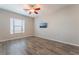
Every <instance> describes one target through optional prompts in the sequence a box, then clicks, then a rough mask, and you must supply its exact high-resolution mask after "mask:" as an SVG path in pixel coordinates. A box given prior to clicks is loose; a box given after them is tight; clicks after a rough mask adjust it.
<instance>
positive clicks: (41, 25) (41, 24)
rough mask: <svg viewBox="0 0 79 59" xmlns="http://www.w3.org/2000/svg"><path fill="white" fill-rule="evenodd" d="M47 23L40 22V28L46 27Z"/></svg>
mask: <svg viewBox="0 0 79 59" xmlns="http://www.w3.org/2000/svg"><path fill="white" fill-rule="evenodd" d="M47 25H48V24H47V23H40V28H47Z"/></svg>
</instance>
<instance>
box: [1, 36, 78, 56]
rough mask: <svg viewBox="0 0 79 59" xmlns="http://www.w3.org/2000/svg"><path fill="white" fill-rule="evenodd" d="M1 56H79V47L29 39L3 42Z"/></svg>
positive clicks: (33, 38)
mask: <svg viewBox="0 0 79 59" xmlns="http://www.w3.org/2000/svg"><path fill="white" fill-rule="evenodd" d="M0 55H79V47H76V46H72V45H67V44H63V43H59V42H55V41H51V40H47V39H42V38H39V37H27V38H21V39H16V40H9V41H6V42H1V43H0Z"/></svg>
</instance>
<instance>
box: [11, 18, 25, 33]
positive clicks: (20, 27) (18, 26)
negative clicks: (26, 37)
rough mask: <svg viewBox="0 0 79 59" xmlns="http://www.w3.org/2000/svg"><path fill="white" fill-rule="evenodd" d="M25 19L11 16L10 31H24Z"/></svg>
mask: <svg viewBox="0 0 79 59" xmlns="http://www.w3.org/2000/svg"><path fill="white" fill-rule="evenodd" d="M24 23H25V21H24V20H21V19H16V18H11V19H10V33H11V34H14V33H24V31H25V30H24V29H25V28H24V27H25V26H24Z"/></svg>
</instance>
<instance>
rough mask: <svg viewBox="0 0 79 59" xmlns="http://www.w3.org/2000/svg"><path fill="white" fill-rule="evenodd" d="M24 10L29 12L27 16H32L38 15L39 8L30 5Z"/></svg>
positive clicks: (35, 5)
mask: <svg viewBox="0 0 79 59" xmlns="http://www.w3.org/2000/svg"><path fill="white" fill-rule="evenodd" d="M24 10H25V11H29V14H32V13H34V14H38V12H39V10H40V7H39V5H37V4H30V5H28V7H25V8H24Z"/></svg>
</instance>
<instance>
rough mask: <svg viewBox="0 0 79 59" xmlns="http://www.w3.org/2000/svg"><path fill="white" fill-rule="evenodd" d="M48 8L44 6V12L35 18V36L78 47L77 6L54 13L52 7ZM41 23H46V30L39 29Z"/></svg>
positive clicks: (78, 7) (78, 18) (63, 8)
mask: <svg viewBox="0 0 79 59" xmlns="http://www.w3.org/2000/svg"><path fill="white" fill-rule="evenodd" d="M46 8H48V9H46ZM50 8H52V9H49V7H47V6H44V7H43V10H44V11H42V12H41V13H40V15H39V16H38V17H36V18H35V36H38V37H41V38H46V39H49V40H55V41H59V42H63V43H67V44H72V45H76V46H77V45H78V46H79V5H69V6H65V7H62V8H59V9H57V10H56V11H54V12H52V11H53V9H54V7H50ZM46 10H47V11H46ZM42 22H47V23H48V28H39V24H40V23H42Z"/></svg>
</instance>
